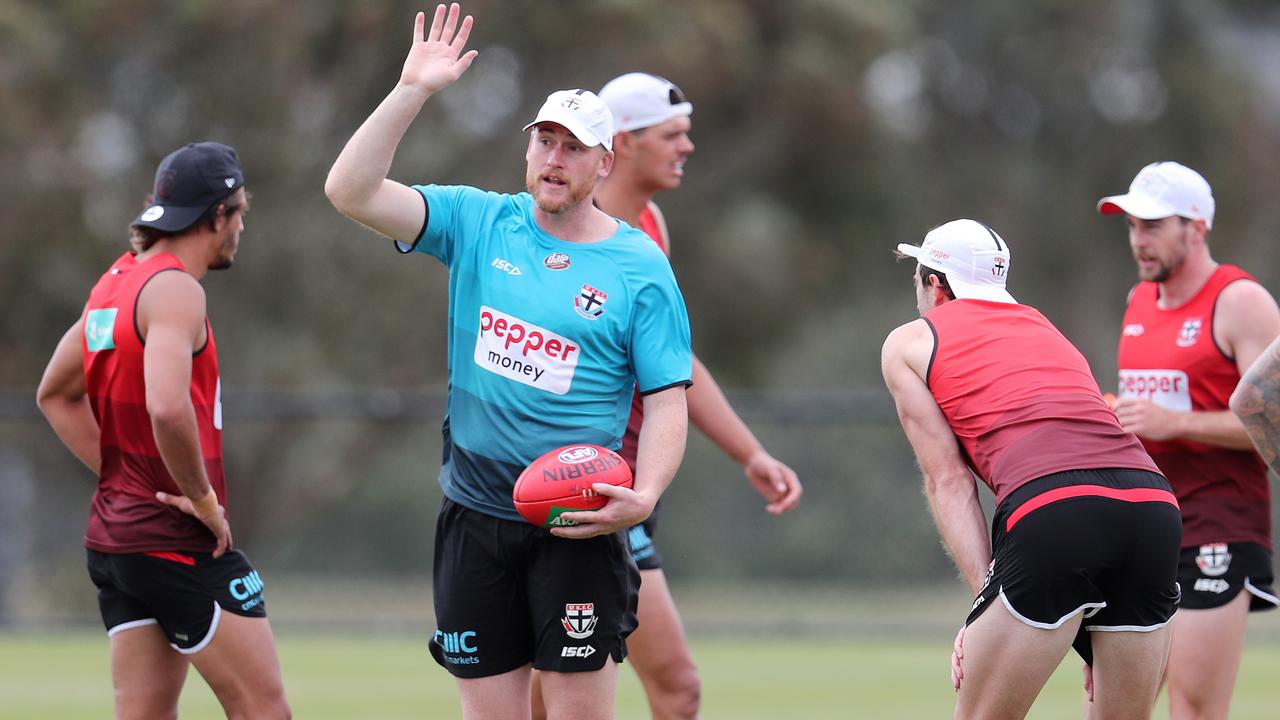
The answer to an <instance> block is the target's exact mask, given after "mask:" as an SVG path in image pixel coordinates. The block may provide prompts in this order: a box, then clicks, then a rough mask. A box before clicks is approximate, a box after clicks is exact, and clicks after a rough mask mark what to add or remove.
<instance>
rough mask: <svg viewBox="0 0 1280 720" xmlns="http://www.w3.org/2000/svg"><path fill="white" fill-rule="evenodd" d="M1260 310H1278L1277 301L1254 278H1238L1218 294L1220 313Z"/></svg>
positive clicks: (1233, 313)
mask: <svg viewBox="0 0 1280 720" xmlns="http://www.w3.org/2000/svg"><path fill="white" fill-rule="evenodd" d="M1258 310H1261V311H1268V310H1269V311H1271V312H1277V310H1276V301H1275V298H1273V297H1272V296H1271V293H1270V292H1268V291H1267V289H1266V288H1264V287H1262V285H1261V284H1260V283H1258V282H1255V281H1253V280H1237V281H1236V282H1233V283H1231V284H1230V285H1228V286H1226V287H1224V288H1223V289H1222V293H1221V294H1220V295H1218V312H1219V313H1224V314H1225V313H1230V314H1232V315H1235V314H1239V313H1242V312H1243V313H1248V312H1250V311H1258Z"/></svg>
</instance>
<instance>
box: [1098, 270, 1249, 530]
mask: <svg viewBox="0 0 1280 720" xmlns="http://www.w3.org/2000/svg"><path fill="white" fill-rule="evenodd" d="M1238 281H1249V282H1256V281H1255V280H1254V279H1253V277H1252V276H1250V275H1249V274H1248V273H1246V272H1245V271H1243V270H1241V269H1240V268H1238V267H1234V266H1232V265H1220V266H1218V268H1217V269H1216V270H1215V271H1214V272H1213V274H1212V275H1211V276H1209V279H1208V281H1206V282H1205V284H1204V287H1202V288H1201V289H1200V291H1199V292H1197V293H1196V295H1195V297H1193V298H1191V300H1189V301H1188V302H1186V303H1185V304H1183V305H1182V306H1181V307H1177V308H1169V309H1162V308H1160V307H1159V306H1158V304H1157V302H1158V300H1159V299H1160V298H1159V291H1160V286H1159V284H1158V283H1153V282H1143V283H1139V284H1138V285H1137V286H1136V287H1135V288H1134V290H1133V297H1132V298H1131V299H1130V300H1129V308H1128V310H1126V311H1125V314H1124V325H1123V330H1122V331H1121V334H1120V345H1119V349H1118V352H1117V365H1118V366H1119V368H1120V385H1119V393H1118V394H1119V395H1120V397H1137V398H1142V399H1145V400H1150V401H1151V402H1153V403H1155V404H1156V405H1159V406H1160V407H1163V408H1165V409H1167V410H1174V411H1179V412H1189V411H1215V410H1226V409H1227V402H1228V400H1230V398H1231V393H1232V392H1233V391H1234V390H1235V388H1236V385H1237V384H1239V382H1240V371H1239V368H1238V367H1237V366H1236V362H1235V358H1231V357H1228V356H1227V355H1226V354H1225V353H1224V352H1223V351H1222V349H1221V348H1219V347H1218V344H1217V343H1216V342H1215V341H1214V338H1213V314H1214V310H1215V308H1216V307H1217V303H1218V298H1219V296H1221V294H1222V291H1223V289H1225V288H1226V287H1227V286H1228V285H1230V284H1231V283H1234V282H1238ZM1142 444H1143V445H1144V446H1145V447H1146V448H1147V452H1149V453H1151V458H1152V459H1153V460H1155V461H1156V464H1157V465H1159V466H1160V469H1161V471H1163V472H1164V475H1165V477H1167V478H1169V484H1170V485H1172V486H1173V490H1174V493H1175V494H1177V496H1178V504H1179V505H1180V506H1181V507H1182V545H1183V547H1193V546H1198V545H1203V544H1206V543H1219V542H1252V543H1258V544H1259V545H1262V546H1264V547H1266V548H1268V549H1270V547H1271V489H1270V485H1269V483H1268V481H1267V468H1266V465H1265V464H1264V463H1263V462H1262V459H1261V458H1259V457H1258V454H1257V453H1256V452H1254V451H1252V450H1232V449H1228V448H1223V447H1217V446H1214V445H1205V444H1203V443H1197V442H1191V441H1182V440H1178V441H1169V442H1159V441H1155V440H1143V441H1142Z"/></svg>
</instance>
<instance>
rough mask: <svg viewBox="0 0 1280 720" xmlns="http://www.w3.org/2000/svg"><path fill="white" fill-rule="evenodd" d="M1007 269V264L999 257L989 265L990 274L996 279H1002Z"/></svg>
mask: <svg viewBox="0 0 1280 720" xmlns="http://www.w3.org/2000/svg"><path fill="white" fill-rule="evenodd" d="M1008 268H1009V262H1008V261H1007V260H1005V259H1004V258H1002V257H1000V256H999V255H997V256H996V259H995V262H993V263H992V264H991V274H992V275H994V276H996V277H1004V274H1005V272H1006V271H1007V270H1008Z"/></svg>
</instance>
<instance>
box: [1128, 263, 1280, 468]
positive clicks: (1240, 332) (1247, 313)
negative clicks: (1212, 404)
mask: <svg viewBox="0 0 1280 720" xmlns="http://www.w3.org/2000/svg"><path fill="white" fill-rule="evenodd" d="M1213 328H1214V337H1213V340H1214V342H1216V343H1218V346H1219V347H1221V348H1222V349H1223V350H1224V351H1225V352H1226V353H1227V354H1228V355H1230V356H1232V357H1234V358H1235V361H1236V367H1237V368H1238V369H1239V371H1240V374H1241V376H1243V375H1244V374H1245V372H1246V371H1247V370H1248V369H1249V367H1250V366H1251V365H1253V362H1254V361H1255V360H1257V359H1258V356H1259V355H1261V354H1262V351H1263V349H1264V348H1266V347H1267V344H1268V343H1270V342H1271V341H1272V340H1273V339H1275V337H1276V336H1277V335H1280V309H1277V308H1276V302H1275V300H1273V299H1272V298H1271V294H1270V293H1268V292H1267V291H1266V290H1265V289H1264V288H1263V287H1262V286H1261V285H1258V284H1257V283H1253V282H1237V283H1234V284H1232V285H1229V286H1227V287H1226V288H1225V289H1224V290H1223V291H1222V295H1221V296H1219V298H1218V305H1217V308H1216V309H1215V310H1214V318H1213ZM1205 339H1206V340H1207V339H1208V338H1205ZM1116 417H1117V418H1119V419H1120V424H1121V425H1122V426H1124V428H1125V429H1126V430H1128V431H1130V432H1132V433H1134V434H1136V435H1138V436H1139V437H1142V438H1146V439H1149V440H1192V441H1195V442H1201V443H1205V444H1208V445H1216V446H1218V447H1225V448H1231V449H1235V450H1247V449H1249V448H1251V447H1253V444H1252V443H1251V442H1250V438H1249V432H1248V431H1247V430H1246V429H1245V426H1244V425H1243V424H1242V423H1241V422H1240V419H1239V418H1238V417H1236V415H1235V414H1233V413H1232V412H1231V411H1229V410H1212V411H1192V412H1175V411H1172V410H1165V409H1163V408H1161V407H1159V406H1157V405H1154V404H1152V403H1150V402H1148V401H1146V400H1139V399H1136V398H1121V399H1120V400H1119V401H1118V402H1117V403H1116Z"/></svg>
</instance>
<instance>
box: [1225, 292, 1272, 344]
mask: <svg viewBox="0 0 1280 720" xmlns="http://www.w3.org/2000/svg"><path fill="white" fill-rule="evenodd" d="M1213 323H1214V329H1215V333H1217V332H1221V334H1222V336H1223V338H1222V339H1224V340H1226V341H1227V343H1228V344H1233V343H1234V341H1236V340H1239V339H1241V338H1247V337H1255V336H1256V337H1258V338H1265V340H1266V341H1267V342H1270V341H1271V339H1272V338H1273V337H1275V335H1276V333H1277V332H1280V308H1278V307H1277V306H1276V301H1275V298H1273V297H1272V296H1271V293H1269V292H1267V289H1266V288H1264V287H1262V285H1260V284H1258V283H1256V282H1254V281H1252V280H1238V281H1236V282H1233V283H1231V284H1230V285H1228V286H1226V287H1225V288H1223V289H1222V293H1221V294H1220V295H1219V296H1218V303H1217V306H1216V307H1215V309H1214V313H1213Z"/></svg>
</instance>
